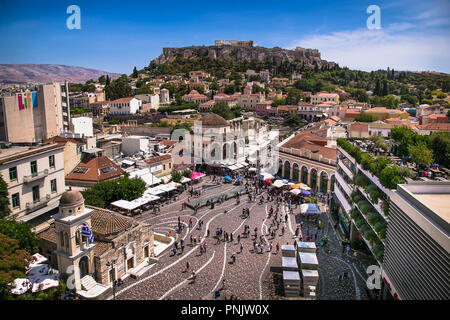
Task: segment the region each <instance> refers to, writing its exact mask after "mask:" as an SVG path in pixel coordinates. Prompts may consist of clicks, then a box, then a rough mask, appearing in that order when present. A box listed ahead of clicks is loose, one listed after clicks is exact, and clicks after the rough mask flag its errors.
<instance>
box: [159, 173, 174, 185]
mask: <svg viewBox="0 0 450 320" xmlns="http://www.w3.org/2000/svg"><path fill="white" fill-rule="evenodd" d="M159 179H161V181H162V182H163V183H167V182H169V180H170V179H172V176H171V175H170V174H169V175H165V176H163V177H160V178H159Z"/></svg>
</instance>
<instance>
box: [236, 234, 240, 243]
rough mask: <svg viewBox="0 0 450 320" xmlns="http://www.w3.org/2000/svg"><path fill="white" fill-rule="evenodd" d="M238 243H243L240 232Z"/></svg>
mask: <svg viewBox="0 0 450 320" xmlns="http://www.w3.org/2000/svg"><path fill="white" fill-rule="evenodd" d="M237 239H238V243H241V235H240V234H238V238H237Z"/></svg>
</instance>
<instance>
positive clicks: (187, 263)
mask: <svg viewBox="0 0 450 320" xmlns="http://www.w3.org/2000/svg"><path fill="white" fill-rule="evenodd" d="M189 266H190V265H189V261H186V272H188V271H189Z"/></svg>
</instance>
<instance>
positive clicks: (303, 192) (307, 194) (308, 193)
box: [302, 190, 311, 196]
mask: <svg viewBox="0 0 450 320" xmlns="http://www.w3.org/2000/svg"><path fill="white" fill-rule="evenodd" d="M302 194H304V195H305V196H309V195H310V194H311V192H309V191H306V190H302Z"/></svg>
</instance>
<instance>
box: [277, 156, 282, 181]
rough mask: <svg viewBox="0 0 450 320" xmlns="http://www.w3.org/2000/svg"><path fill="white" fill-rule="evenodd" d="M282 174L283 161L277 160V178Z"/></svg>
mask: <svg viewBox="0 0 450 320" xmlns="http://www.w3.org/2000/svg"><path fill="white" fill-rule="evenodd" d="M282 172H283V161H281V159H279V160H278V172H277V176H279V177H281V174H282Z"/></svg>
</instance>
